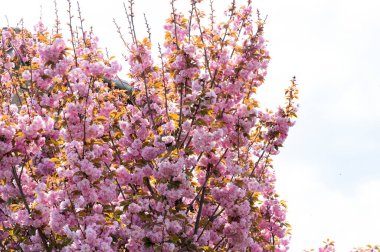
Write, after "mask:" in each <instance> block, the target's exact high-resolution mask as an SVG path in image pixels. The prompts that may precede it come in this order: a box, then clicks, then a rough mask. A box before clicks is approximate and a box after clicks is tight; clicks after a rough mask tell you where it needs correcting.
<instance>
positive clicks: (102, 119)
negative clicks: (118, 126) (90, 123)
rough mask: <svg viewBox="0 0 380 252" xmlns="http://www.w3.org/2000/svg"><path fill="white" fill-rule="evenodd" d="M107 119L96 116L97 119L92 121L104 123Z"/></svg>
mask: <svg viewBox="0 0 380 252" xmlns="http://www.w3.org/2000/svg"><path fill="white" fill-rule="evenodd" d="M107 120H108V119H107V117H105V116H97V117H95V119H94V121H95V122H105V121H107Z"/></svg>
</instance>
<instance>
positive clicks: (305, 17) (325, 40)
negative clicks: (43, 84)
mask: <svg viewBox="0 0 380 252" xmlns="http://www.w3.org/2000/svg"><path fill="white" fill-rule="evenodd" d="M136 2H137V3H136V6H135V7H136V22H137V25H136V30H137V31H138V34H137V35H138V37H140V38H142V37H144V36H146V35H147V34H146V28H145V24H144V18H143V13H146V16H147V19H148V22H149V24H150V26H151V28H152V36H153V43H154V44H157V43H158V42H160V41H162V40H163V37H164V32H163V28H162V26H163V24H164V22H165V19H166V18H168V17H169V13H170V1H169V0H138V1H136ZM189 2H190V1H189V0H178V1H177V3H176V6H177V8H178V9H179V10H181V11H188V10H189V9H190V4H189ZM229 2H230V1H226V0H214V5H215V8H216V9H217V15H218V16H219V17H222V15H223V10H225V9H226V8H227V6H228V4H229ZM237 2H238V3H243V2H244V1H237ZM79 3H80V6H81V11H82V15H83V17H84V18H85V23H84V25H85V27H86V28H90V27H91V26H92V27H93V30H94V32H95V34H96V35H97V36H98V37H99V39H100V45H101V47H102V48H107V49H108V50H109V51H110V54H111V55H115V56H116V57H117V58H119V59H120V61H122V59H123V58H122V56H121V54H122V53H123V52H124V53H126V50H125V49H124V48H123V46H122V42H121V40H120V39H119V35H118V34H117V32H116V28H115V25H114V24H113V19H114V18H115V20H116V22H117V23H118V24H119V25H120V26H121V28H122V30H123V32H124V34H125V37H126V38H129V37H128V32H127V27H128V23H127V20H126V18H125V13H124V9H123V2H122V1H121V0H108V1H104V0H99V1H91V0H80V1H79ZM57 4H58V11H59V16H60V19H61V23H62V28H63V29H64V30H66V32H67V21H68V14H67V9H68V3H67V1H66V0H57ZM253 5H254V7H255V8H258V9H260V12H261V15H262V16H263V17H265V16H266V15H268V17H267V24H266V28H265V34H266V38H267V39H268V48H269V51H270V54H271V57H272V61H271V64H270V65H269V69H268V76H267V81H266V84H265V85H264V86H263V87H262V88H260V89H259V93H258V94H259V97H260V98H259V100H260V101H261V104H262V105H263V106H265V107H268V108H272V109H275V108H276V107H277V106H278V105H280V104H282V103H283V101H284V98H283V90H284V88H286V87H287V85H289V84H290V82H289V80H290V79H291V78H292V77H293V76H294V75H295V76H296V77H297V81H298V84H299V89H300V101H299V103H300V110H299V118H298V120H297V123H296V125H295V126H294V127H293V128H292V129H291V132H290V134H289V137H288V139H287V141H286V142H285V147H284V148H283V149H282V151H281V153H280V155H279V156H277V157H276V158H275V161H274V166H275V169H276V172H277V178H278V183H277V188H278V192H279V194H280V195H281V196H282V198H283V199H285V200H287V201H288V221H289V222H290V223H291V225H292V228H293V232H292V233H293V237H292V241H291V246H290V247H291V248H290V251H303V249H310V248H313V247H314V248H316V247H317V246H319V245H322V241H323V240H325V239H326V238H330V239H333V240H335V241H336V247H337V251H349V250H350V249H352V248H354V247H355V246H364V245H366V244H380V216H379V213H380V164H379V158H380V144H379V142H380V97H379V96H380V64H379V60H380V48H379V47H380V17H379V14H378V11H379V10H380V1H375V0H361V1H358V0H345V1H343V0H308V1H304V0H287V1H284V0H254V1H253ZM207 6H208V0H205V7H207ZM72 11H73V13H74V15H75V18H76V16H77V2H76V1H72ZM21 19H23V21H24V26H25V27H27V28H29V29H32V27H33V25H35V24H36V23H37V22H38V21H39V20H40V19H42V21H43V22H44V23H45V24H47V25H49V27H50V29H51V28H52V27H53V23H54V19H55V14H54V2H53V0H35V1H28V0H12V1H1V4H0V25H1V26H2V27H5V26H8V24H9V25H10V26H16V25H17V23H19V22H20V20H21ZM127 70H128V69H127V68H125V69H124V70H123V73H122V74H121V75H120V77H121V78H123V74H124V75H125V73H126V72H127Z"/></svg>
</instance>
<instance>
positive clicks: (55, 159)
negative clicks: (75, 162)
mask: <svg viewBox="0 0 380 252" xmlns="http://www.w3.org/2000/svg"><path fill="white" fill-rule="evenodd" d="M50 161H51V162H54V163H59V162H61V160H60V159H59V158H56V157H54V158H51V159H50Z"/></svg>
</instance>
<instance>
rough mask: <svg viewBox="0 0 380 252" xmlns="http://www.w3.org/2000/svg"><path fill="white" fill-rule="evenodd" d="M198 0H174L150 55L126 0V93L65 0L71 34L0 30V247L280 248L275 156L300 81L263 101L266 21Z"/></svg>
mask: <svg viewBox="0 0 380 252" xmlns="http://www.w3.org/2000/svg"><path fill="white" fill-rule="evenodd" d="M201 2H202V1H201V0H198V1H190V3H191V4H190V14H189V15H184V14H182V13H180V12H178V11H177V10H176V8H175V1H171V5H170V6H171V9H172V13H171V16H170V17H169V18H168V20H167V23H166V24H165V26H164V29H165V40H164V42H163V44H162V45H160V46H159V48H158V52H159V58H158V59H156V58H154V57H153V56H152V51H153V50H156V49H155V48H156V47H155V46H152V44H151V40H150V36H148V37H146V38H143V39H139V38H138V37H137V36H136V31H135V28H134V22H135V21H134V13H133V1H132V0H131V1H129V2H128V4H127V5H126V6H125V7H126V12H127V14H128V22H129V33H130V35H131V36H130V38H131V39H130V40H127V39H124V36H122V35H123V34H122V32H121V31H120V29H118V30H119V33H120V35H121V36H122V39H123V41H124V42H125V48H126V53H125V54H124V55H125V60H126V61H127V62H128V64H129V66H130V69H129V72H128V76H125V79H128V82H129V85H130V86H131V87H132V91H131V92H127V91H125V90H121V89H117V88H115V81H116V80H118V76H117V74H118V73H119V71H120V69H121V66H120V64H119V63H117V62H116V61H115V60H114V59H113V58H112V57H111V58H108V56H107V55H106V54H105V52H104V51H102V50H101V49H100V48H99V47H98V45H97V42H98V39H97V37H96V36H95V35H94V34H93V33H92V32H89V31H86V30H84V29H83V26H82V24H81V23H82V20H83V19H82V18H81V17H80V19H79V20H80V25H79V30H75V29H73V27H74V25H73V23H72V22H74V20H73V17H72V16H73V14H72V11H71V9H72V7H71V4H70V6H69V16H70V19H69V20H70V22H69V31H70V34H71V36H70V38H69V39H64V38H63V36H62V35H61V34H60V28H59V22H58V19H57V24H56V27H55V28H54V29H53V31H52V32H48V29H47V27H45V26H44V24H42V23H38V24H37V25H36V26H35V30H34V31H33V32H29V31H27V30H26V29H24V28H20V29H18V30H16V29H12V28H6V29H2V31H1V40H0V42H1V44H0V66H1V67H0V77H1V79H0V85H1V89H0V102H1V104H0V241H1V242H0V246H1V249H2V250H4V251H286V250H288V244H289V238H290V226H289V224H288V223H287V222H286V218H285V213H286V204H285V202H284V201H282V200H281V199H280V198H279V195H278V194H277V192H276V189H275V181H276V178H275V172H274V169H273V166H272V157H273V155H276V154H278V153H279V149H280V148H281V147H282V145H283V143H284V140H285V139H286V137H287V135H288V130H289V128H290V127H291V126H293V125H294V121H293V119H294V118H295V117H296V111H297V106H296V105H295V99H297V93H298V91H297V87H296V83H295V79H292V80H291V82H290V86H289V88H288V89H287V90H286V91H285V99H284V102H285V103H284V105H283V106H280V107H279V108H278V109H277V110H276V111H269V110H266V109H264V108H261V107H260V106H259V102H258V101H259V97H258V96H257V94H256V93H257V90H258V88H260V86H261V85H262V84H263V83H264V80H265V76H266V73H267V72H266V69H267V65H268V63H269V60H270V56H269V53H268V51H267V50H266V40H265V38H264V37H263V33H264V25H265V20H263V19H261V18H260V16H259V15H258V17H257V18H255V19H254V15H253V13H252V9H253V7H252V3H251V1H250V0H248V1H247V3H246V5H245V6H237V4H236V3H235V1H233V2H232V4H231V6H230V7H229V9H228V10H227V11H226V12H225V14H226V18H225V21H223V22H221V23H217V22H216V21H215V17H214V11H213V7H212V3H213V1H210V3H211V15H208V14H205V13H204V12H203V11H202V9H200V7H199V6H200V4H201ZM79 14H80V11H79ZM118 28H119V27H118ZM128 41H130V42H128ZM10 49H12V52H14V53H12V54H10V53H9V51H10ZM110 80H115V81H113V82H112V81H110ZM15 100H17V102H16V101H15Z"/></svg>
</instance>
